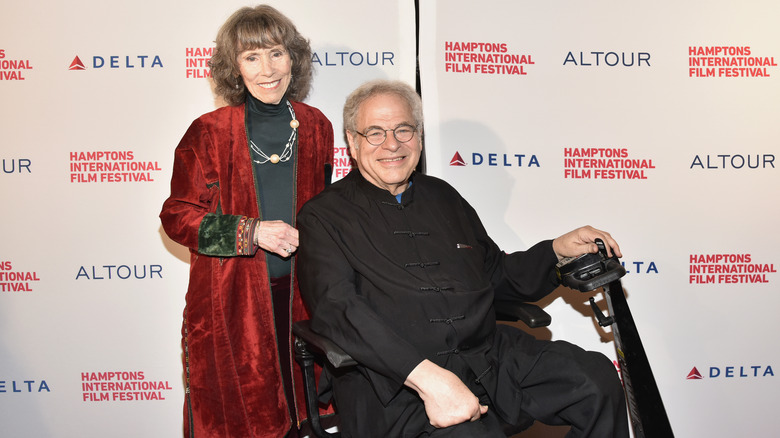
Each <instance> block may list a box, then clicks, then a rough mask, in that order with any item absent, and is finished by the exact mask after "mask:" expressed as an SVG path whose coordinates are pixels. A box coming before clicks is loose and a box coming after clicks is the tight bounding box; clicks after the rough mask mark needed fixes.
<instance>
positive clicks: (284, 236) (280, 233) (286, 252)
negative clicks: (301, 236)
mask: <svg viewBox="0 0 780 438" xmlns="http://www.w3.org/2000/svg"><path fill="white" fill-rule="evenodd" d="M254 243H255V245H257V246H259V247H260V248H262V249H264V250H265V251H268V252H272V253H275V254H279V255H280V256H282V257H285V258H286V257H290V256H291V255H292V253H294V252H295V251H296V250H297V249H298V230H296V229H295V228H293V227H292V226H290V225H289V224H287V223H285V222H283V221H260V222H259V223H258V224H257V228H255V236H254Z"/></svg>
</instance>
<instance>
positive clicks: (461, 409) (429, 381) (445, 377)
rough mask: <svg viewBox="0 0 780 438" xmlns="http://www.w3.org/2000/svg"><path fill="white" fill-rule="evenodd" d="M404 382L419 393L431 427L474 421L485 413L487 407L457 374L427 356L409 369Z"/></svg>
mask: <svg viewBox="0 0 780 438" xmlns="http://www.w3.org/2000/svg"><path fill="white" fill-rule="evenodd" d="M405 384H406V386H408V387H410V388H412V389H414V390H415V391H417V394H419V395H420V398H422V400H423V403H425V413H426V414H427V415H428V421H429V422H430V423H431V425H433V426H434V427H438V428H442V427H449V426H454V425H456V424H460V423H464V422H466V421H476V420H478V419H479V417H480V416H482V415H484V414H485V413H487V410H488V407H487V406H483V405H480V404H479V399H478V398H477V396H475V395H474V393H472V392H471V391H470V390H469V389H468V388H467V387H466V385H464V384H463V382H461V380H460V379H459V378H458V376H456V375H455V374H453V373H452V372H450V371H448V370H445V369H444V368H442V367H440V366H438V365H436V364H435V363H433V362H431V361H429V360H428V359H426V360H424V361H422V362H420V364H419V365H417V367H415V368H414V369H413V370H412V372H411V373H409V376H407V378H406V382H405Z"/></svg>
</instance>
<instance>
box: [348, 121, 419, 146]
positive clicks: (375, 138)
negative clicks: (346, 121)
mask: <svg viewBox="0 0 780 438" xmlns="http://www.w3.org/2000/svg"><path fill="white" fill-rule="evenodd" d="M387 131H392V132H393V137H395V139H396V141H398V142H399V143H406V142H407V141H409V140H411V139H412V137H414V133H415V132H417V128H415V127H414V126H411V125H398V126H396V127H395V129H382V128H377V127H374V128H369V129H367V130H366V132H365V133H363V132H359V131H355V132H356V133H358V134H360V135H362V136H363V137H365V138H366V141H368V142H369V143H370V144H371V145H373V146H381V145H382V143H384V142H385V140H386V139H387Z"/></svg>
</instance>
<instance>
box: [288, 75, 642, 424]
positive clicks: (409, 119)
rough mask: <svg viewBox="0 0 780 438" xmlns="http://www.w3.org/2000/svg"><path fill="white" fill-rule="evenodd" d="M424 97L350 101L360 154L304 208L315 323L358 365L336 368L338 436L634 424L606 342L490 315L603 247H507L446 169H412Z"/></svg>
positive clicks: (379, 95) (589, 238) (384, 89)
mask: <svg viewBox="0 0 780 438" xmlns="http://www.w3.org/2000/svg"><path fill="white" fill-rule="evenodd" d="M422 125H423V124H422V104H421V101H420V98H419V96H418V95H417V94H416V93H415V92H414V90H412V89H411V88H410V87H409V86H407V85H405V84H403V83H400V82H391V81H374V82H369V83H367V84H364V85H362V86H361V87H360V88H358V89H357V90H355V91H354V92H353V93H352V94H351V95H350V96H349V97H348V98H347V102H346V104H345V107H344V129H345V131H346V136H347V140H348V143H349V147H350V154H351V156H352V158H353V159H354V161H355V162H356V164H357V169H356V170H353V171H352V172H351V173H350V174H349V175H348V176H347V177H345V178H344V179H342V180H341V181H338V182H336V183H334V184H333V185H332V186H330V187H329V188H328V189H326V190H325V191H324V192H322V193H321V194H320V195H318V196H316V197H315V198H313V199H312V200H310V201H309V202H308V203H307V204H306V205H305V206H304V207H303V208H302V209H301V211H300V213H299V215H298V219H297V225H298V228H299V230H300V242H301V245H300V248H299V250H298V261H299V266H300V269H299V271H298V276H299V281H300V285H301V291H302V294H303V298H304V299H305V301H306V303H307V304H308V305H309V306H310V309H311V311H312V321H311V326H312V329H313V330H314V331H316V332H318V333H320V334H322V335H323V336H325V337H327V338H329V339H331V340H332V341H333V342H334V343H335V344H337V345H338V346H340V347H341V348H342V349H343V350H344V351H345V352H346V353H348V354H349V355H350V356H352V358H354V359H355V360H356V361H357V362H358V363H359V365H358V366H357V367H354V368H352V369H351V370H350V371H347V372H343V373H338V374H337V375H335V376H333V377H334V378H333V383H334V397H335V401H336V405H337V407H338V411H339V414H340V419H341V423H340V430H341V432H342V436H350V437H361V438H362V437H418V436H435V437H443V436H447V437H492V436H496V437H503V436H504V433H503V425H504V424H516V423H519V422H520V421H521V420H522V418H521V417H522V415H523V414H522V413H523V412H524V413H526V414H528V415H530V416H531V417H533V418H534V419H536V420H539V421H541V422H544V423H546V424H551V425H561V424H569V425H571V426H572V428H571V432H570V434H569V436H572V437H585V436H590V437H596V438H605V437H627V436H628V420H627V416H626V406H625V399H624V395H623V389H622V387H621V385H620V381H619V379H618V375H617V372H616V370H615V368H614V366H613V365H612V362H611V361H610V360H609V359H607V358H606V357H605V356H604V355H602V354H600V353H596V352H588V351H585V350H583V349H581V348H579V347H577V346H575V345H572V344H570V343H567V342H564V341H555V342H551V341H540V340H536V339H535V338H533V337H532V336H531V335H529V334H527V333H525V332H523V331H522V330H519V329H517V328H514V327H511V326H507V325H497V324H496V318H495V309H494V307H493V303H494V301H495V300H497V299H499V300H503V299H506V300H515V301H535V300H538V299H540V298H542V297H544V296H545V295H547V294H549V293H550V292H552V291H553V290H554V289H555V288H556V287H557V286H558V284H559V283H558V280H557V279H556V277H555V273H554V266H555V264H556V263H557V262H558V260H559V259H561V258H563V257H573V256H578V255H580V254H584V253H586V252H596V251H597V246H596V244H595V243H594V241H595V239H597V238H600V239H602V240H603V241H604V242H605V244H606V245H607V248H608V250H609V251H610V254H611V252H612V251H614V252H615V254H617V255H618V256H620V255H621V254H620V249H619V247H618V245H617V242H615V240H614V239H613V238H612V237H611V236H610V235H609V233H606V232H603V231H600V230H597V229H595V228H592V227H589V226H586V227H582V228H578V229H576V230H574V231H571V232H569V233H566V234H564V235H562V236H560V237H558V238H556V239H554V240H547V241H543V242H540V243H538V244H536V245H534V246H533V247H531V248H529V249H528V250H526V251H518V252H514V253H511V254H507V253H505V252H503V251H501V250H500V249H499V247H498V246H497V245H496V244H495V243H494V242H493V241H492V240H491V238H490V237H489V236H488V235H487V233H486V231H485V229H484V227H483V226H482V223H481V221H480V219H479V217H478V216H477V213H476V212H475V211H474V209H473V208H472V207H471V206H470V205H469V204H468V203H467V202H466V200H465V199H463V198H462V197H461V196H460V195H459V194H458V192H457V191H455V189H454V188H452V187H451V186H450V185H448V184H447V183H446V182H444V181H442V180H440V179H437V178H433V177H430V176H427V175H424V174H421V173H418V172H415V168H416V166H417V164H418V161H419V159H420V156H421V153H422V140H421V137H422Z"/></svg>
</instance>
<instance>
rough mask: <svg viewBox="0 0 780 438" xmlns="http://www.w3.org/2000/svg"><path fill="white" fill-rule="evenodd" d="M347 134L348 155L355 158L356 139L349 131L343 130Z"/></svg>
mask: <svg viewBox="0 0 780 438" xmlns="http://www.w3.org/2000/svg"><path fill="white" fill-rule="evenodd" d="M344 132H346V134H347V144H349V155H351V156H352V158H355V151H356V150H357V149H358V146H357V139H356V138H355V134H354V133H352V132H350V131H349V130H345V131H344Z"/></svg>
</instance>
